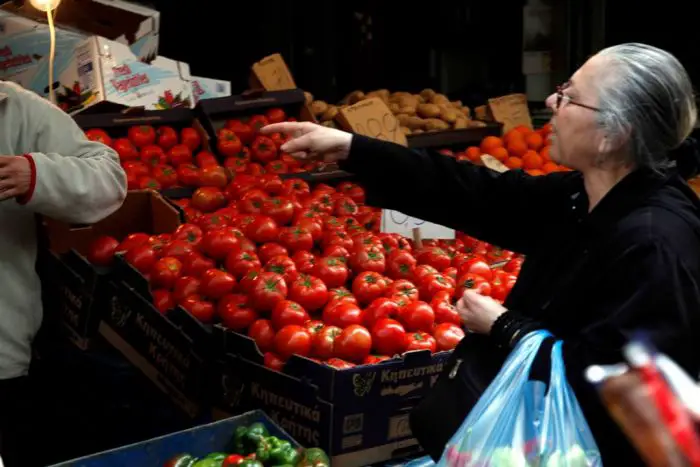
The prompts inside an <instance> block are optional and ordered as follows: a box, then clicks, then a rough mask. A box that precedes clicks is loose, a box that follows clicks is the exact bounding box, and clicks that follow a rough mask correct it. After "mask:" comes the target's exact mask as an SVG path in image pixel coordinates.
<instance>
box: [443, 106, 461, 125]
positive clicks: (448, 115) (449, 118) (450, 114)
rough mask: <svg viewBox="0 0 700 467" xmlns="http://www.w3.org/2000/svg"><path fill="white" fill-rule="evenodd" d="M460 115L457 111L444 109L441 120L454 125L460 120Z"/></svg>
mask: <svg viewBox="0 0 700 467" xmlns="http://www.w3.org/2000/svg"><path fill="white" fill-rule="evenodd" d="M459 116H460V113H459V112H457V111H456V110H455V109H445V108H443V109H442V111H441V112H440V118H441V119H442V120H444V121H446V122H447V123H454V122H455V121H457V119H458V118H459Z"/></svg>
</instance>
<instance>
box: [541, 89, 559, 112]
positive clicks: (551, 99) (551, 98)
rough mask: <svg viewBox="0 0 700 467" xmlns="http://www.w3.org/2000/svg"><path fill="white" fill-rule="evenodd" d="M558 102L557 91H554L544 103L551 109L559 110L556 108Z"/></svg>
mask: <svg viewBox="0 0 700 467" xmlns="http://www.w3.org/2000/svg"><path fill="white" fill-rule="evenodd" d="M556 103H557V93H556V92H554V93H552V94H550V95H549V97H547V99H545V100H544V105H546V106H547V107H549V108H550V109H552V110H553V111H554V110H557V109H556Z"/></svg>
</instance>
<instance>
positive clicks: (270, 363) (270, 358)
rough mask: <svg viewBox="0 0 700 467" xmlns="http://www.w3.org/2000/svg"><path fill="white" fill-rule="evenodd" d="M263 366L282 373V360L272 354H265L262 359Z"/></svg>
mask: <svg viewBox="0 0 700 467" xmlns="http://www.w3.org/2000/svg"><path fill="white" fill-rule="evenodd" d="M263 364H264V365H265V366H266V367H267V368H269V369H271V370H275V371H282V370H283V369H284V360H282V359H281V358H279V357H278V356H277V355H275V354H274V353H272V352H265V356H264V357H263Z"/></svg>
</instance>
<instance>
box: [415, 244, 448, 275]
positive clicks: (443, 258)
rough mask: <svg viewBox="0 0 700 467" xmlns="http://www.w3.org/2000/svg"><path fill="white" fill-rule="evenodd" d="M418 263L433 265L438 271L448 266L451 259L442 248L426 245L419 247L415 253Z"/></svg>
mask: <svg viewBox="0 0 700 467" xmlns="http://www.w3.org/2000/svg"><path fill="white" fill-rule="evenodd" d="M416 260H417V261H418V264H427V265H429V266H432V267H434V268H435V269H437V270H438V271H442V270H444V269H447V268H448V267H450V264H451V263H452V259H451V258H450V255H448V254H447V252H445V250H443V249H442V248H437V247H428V248H423V249H421V250H420V251H419V252H418V253H416Z"/></svg>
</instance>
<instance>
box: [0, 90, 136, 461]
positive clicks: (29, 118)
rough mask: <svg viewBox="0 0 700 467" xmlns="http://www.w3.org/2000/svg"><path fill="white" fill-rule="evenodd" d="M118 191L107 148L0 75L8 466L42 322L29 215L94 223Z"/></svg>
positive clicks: (121, 185) (0, 354)
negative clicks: (37, 335) (34, 344)
mask: <svg viewBox="0 0 700 467" xmlns="http://www.w3.org/2000/svg"><path fill="white" fill-rule="evenodd" d="M126 191H127V183H126V174H125V173H124V171H123V169H122V168H121V166H120V165H119V158H118V156H117V154H116V153H115V152H114V151H113V150H112V149H111V148H109V147H107V146H105V145H103V144H101V143H97V142H93V141H89V140H88V139H87V138H86V137H85V135H84V133H83V131H82V130H81V129H80V128H79V127H78V125H76V123H75V122H74V121H73V119H72V118H71V117H70V116H68V115H67V114H66V113H64V112H63V111H62V110H60V109H59V108H58V107H56V106H54V105H53V104H51V103H50V102H48V101H47V100H45V99H43V98H41V97H39V96H38V95H36V94H34V93H32V92H30V91H27V90H24V89H23V88H21V87H19V86H18V85H16V84H13V83H9V82H3V81H0V455H1V456H2V459H3V460H4V462H5V465H6V466H8V467H14V466H15V465H26V459H27V458H26V455H27V454H26V452H24V453H23V452H22V451H24V447H25V446H26V444H25V443H26V442H27V441H25V439H24V436H25V434H26V432H25V430H24V429H23V426H26V421H25V419H26V415H25V413H24V408H26V407H27V406H28V405H29V404H31V401H28V400H26V399H27V398H28V397H27V396H26V395H27V392H28V391H27V390H28V388H27V378H26V376H27V374H28V371H29V364H30V361H31V354H32V351H31V346H32V341H33V339H34V336H35V335H36V333H37V331H38V330H39V327H40V325H41V321H42V307H41V285H40V282H39V277H38V275H37V272H36V260H37V239H36V222H37V221H36V219H37V215H43V216H47V217H51V218H54V219H58V220H63V221H67V222H71V223H77V224H90V223H94V222H97V221H99V220H101V219H103V218H104V217H106V216H108V215H109V214H111V213H113V212H114V211H116V210H117V209H118V208H119V207H120V206H121V204H122V202H123V201H124V198H125V196H126ZM18 454H19V455H23V456H25V457H24V459H23V460H18V459H17V456H18Z"/></svg>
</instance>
